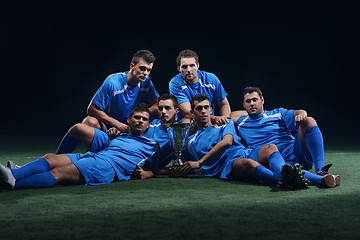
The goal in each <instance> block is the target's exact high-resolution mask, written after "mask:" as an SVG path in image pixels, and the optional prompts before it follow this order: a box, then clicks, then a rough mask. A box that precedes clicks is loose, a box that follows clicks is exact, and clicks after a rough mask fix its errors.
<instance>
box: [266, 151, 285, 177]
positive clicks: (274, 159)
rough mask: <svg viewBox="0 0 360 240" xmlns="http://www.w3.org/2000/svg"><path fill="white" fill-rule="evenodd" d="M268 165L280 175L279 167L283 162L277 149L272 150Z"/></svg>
mask: <svg viewBox="0 0 360 240" xmlns="http://www.w3.org/2000/svg"><path fill="white" fill-rule="evenodd" d="M268 161H269V166H270V169H271V170H273V171H274V172H275V173H276V174H278V175H279V178H280V175H281V168H282V166H284V164H285V160H284V158H283V157H282V156H281V154H280V152H279V151H276V152H273V153H272V154H270V157H269V160H268Z"/></svg>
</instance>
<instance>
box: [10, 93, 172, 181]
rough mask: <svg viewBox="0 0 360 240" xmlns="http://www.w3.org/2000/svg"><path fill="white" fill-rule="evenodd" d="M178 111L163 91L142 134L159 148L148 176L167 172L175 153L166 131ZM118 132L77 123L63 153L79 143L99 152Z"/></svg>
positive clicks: (71, 150) (12, 166) (169, 95)
mask: <svg viewBox="0 0 360 240" xmlns="http://www.w3.org/2000/svg"><path fill="white" fill-rule="evenodd" d="M178 111H179V108H178V104H177V99H176V98H175V96H174V95H171V94H168V93H165V94H162V95H161V96H160V97H159V101H158V115H159V116H158V118H156V119H154V120H152V121H151V122H150V125H149V127H148V129H147V130H146V131H145V132H144V134H143V136H145V137H148V138H150V139H152V140H154V141H155V142H157V143H158V144H159V150H158V151H157V153H156V154H155V155H154V158H155V159H156V162H158V163H159V172H157V173H153V172H151V171H149V172H147V174H148V176H153V175H154V174H168V169H166V168H165V167H166V166H167V165H168V164H169V163H170V162H171V161H172V160H173V159H174V158H175V153H174V151H173V149H172V146H171V145H170V141H169V137H168V132H167V131H168V128H169V127H170V125H171V124H172V123H175V118H176V114H177V113H178ZM119 134H121V132H120V131H119V130H118V129H116V128H114V127H112V128H110V129H109V130H108V131H107V132H103V131H101V130H99V129H97V128H93V127H90V126H88V125H86V124H83V123H77V124H75V125H74V126H72V127H71V128H70V129H69V131H68V138H69V139H70V138H71V142H73V143H75V144H73V145H67V148H63V151H64V153H72V152H73V151H74V150H75V148H76V146H77V145H78V144H79V143H81V144H83V145H84V146H85V147H86V149H88V150H89V151H91V152H99V151H101V150H103V149H105V148H106V146H107V145H108V144H109V141H110V140H111V139H112V138H114V137H115V136H117V135H119ZM15 165H16V164H15V163H14V162H12V161H9V162H8V165H7V166H8V167H10V168H15V167H20V166H19V165H16V166H15ZM136 173H137V171H136ZM141 173H142V174H145V172H144V171H141ZM136 175H137V174H136Z"/></svg>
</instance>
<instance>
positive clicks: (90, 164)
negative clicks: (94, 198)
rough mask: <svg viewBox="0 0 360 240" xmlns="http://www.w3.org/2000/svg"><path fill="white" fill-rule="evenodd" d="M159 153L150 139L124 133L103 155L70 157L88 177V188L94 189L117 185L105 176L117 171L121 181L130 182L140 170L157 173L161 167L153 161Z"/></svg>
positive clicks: (156, 145)
mask: <svg viewBox="0 0 360 240" xmlns="http://www.w3.org/2000/svg"><path fill="white" fill-rule="evenodd" d="M157 150H158V144H157V143H156V142H155V141H153V140H151V139H149V138H146V137H143V136H134V135H131V134H128V133H122V134H120V135H119V136H117V137H116V138H114V139H113V140H111V141H110V142H109V144H108V146H107V147H106V148H105V149H103V150H101V151H99V152H96V153H94V152H87V153H85V154H67V156H68V157H69V158H70V159H71V161H72V162H73V163H74V164H75V165H76V166H77V168H78V169H79V171H80V172H81V173H82V175H83V176H84V177H85V179H86V184H87V185H94V184H100V183H108V182H111V181H113V179H109V176H101V174H102V172H107V174H110V173H111V171H114V172H115V175H116V176H117V179H118V180H119V181H124V180H129V179H130V176H131V175H132V174H133V173H134V171H135V170H136V168H137V166H140V167H144V166H147V167H148V168H149V170H151V171H154V172H156V171H157V170H158V163H157V162H155V161H154V159H153V158H152V157H153V155H154V154H155V153H156V152H157ZM94 161H95V163H94ZM109 168H110V169H109ZM110 178H113V176H112V177H110ZM99 179H100V180H99Z"/></svg>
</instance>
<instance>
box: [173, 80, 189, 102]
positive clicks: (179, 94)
mask: <svg viewBox="0 0 360 240" xmlns="http://www.w3.org/2000/svg"><path fill="white" fill-rule="evenodd" d="M169 93H170V94H172V95H174V96H175V97H176V99H177V100H178V104H181V103H184V102H190V99H189V98H188V97H187V96H186V94H185V93H184V91H183V90H182V89H181V84H180V82H179V81H178V77H177V76H175V77H174V78H172V79H171V80H170V82H169Z"/></svg>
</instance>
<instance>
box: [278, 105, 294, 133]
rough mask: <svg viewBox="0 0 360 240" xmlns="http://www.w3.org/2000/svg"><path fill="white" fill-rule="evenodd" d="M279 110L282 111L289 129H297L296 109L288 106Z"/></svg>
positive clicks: (284, 121) (282, 117) (283, 119)
mask: <svg viewBox="0 0 360 240" xmlns="http://www.w3.org/2000/svg"><path fill="white" fill-rule="evenodd" d="M278 110H279V112H280V113H281V120H282V121H283V123H284V125H285V126H286V128H287V129H289V130H296V128H295V117H294V114H295V110H288V109H286V108H279V109H278Z"/></svg>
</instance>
